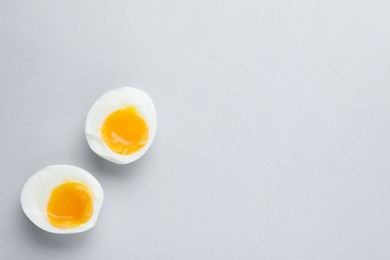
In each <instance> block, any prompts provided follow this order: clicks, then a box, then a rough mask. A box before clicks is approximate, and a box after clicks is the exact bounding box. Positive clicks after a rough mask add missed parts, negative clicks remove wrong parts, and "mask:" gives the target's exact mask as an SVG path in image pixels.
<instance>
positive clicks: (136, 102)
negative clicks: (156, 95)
mask: <svg viewBox="0 0 390 260" xmlns="http://www.w3.org/2000/svg"><path fill="white" fill-rule="evenodd" d="M127 106H135V107H136V108H137V111H138V112H139V114H140V115H141V116H142V118H143V119H144V120H145V121H146V123H147V125H148V129H149V138H148V141H147V142H146V144H145V146H144V147H143V148H142V149H141V150H139V151H137V152H135V153H133V154H130V155H121V154H117V153H115V152H113V151H112V150H111V149H110V148H109V147H108V146H107V145H106V143H105V142H104V141H103V139H102V138H101V127H102V125H103V123H104V121H105V120H106V118H107V117H108V116H109V115H110V114H111V113H113V112H114V111H116V110H118V109H122V108H125V107H127ZM156 130H157V113H156V108H155V106H154V104H153V101H152V99H151V98H150V96H149V95H148V94H147V93H146V92H144V91H143V90H141V89H137V88H132V87H123V88H118V89H113V90H110V91H108V92H106V93H105V94H104V95H103V96H101V97H100V98H99V99H98V100H97V101H96V102H95V103H94V104H93V105H92V107H91V109H90V110H89V112H88V115H87V119H86V122H85V136H86V138H87V142H88V145H89V147H90V148H91V149H92V151H94V152H95V153H96V154H97V155H99V156H100V157H102V158H104V159H106V160H108V161H111V162H114V163H117V164H128V163H131V162H134V161H135V160H138V159H139V158H140V157H141V156H143V155H144V154H145V153H146V151H147V150H148V149H149V148H150V146H151V145H152V142H153V140H154V138H155V136H156Z"/></svg>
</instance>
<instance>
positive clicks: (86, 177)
mask: <svg viewBox="0 0 390 260" xmlns="http://www.w3.org/2000/svg"><path fill="white" fill-rule="evenodd" d="M58 172H61V173H63V176H59V175H58ZM69 181H75V182H80V183H82V184H84V185H86V186H87V187H89V188H90V190H91V192H92V198H93V213H92V216H91V218H90V219H89V220H88V221H87V222H86V223H84V224H81V225H79V226H77V227H73V228H69V229H61V228H57V227H54V226H53V225H51V224H50V222H49V220H48V218H47V204H48V201H49V198H50V195H51V192H52V190H53V189H55V188H56V187H58V186H59V185H61V184H63V183H66V182H69ZM103 201H104V192H103V188H102V187H101V185H100V183H99V182H98V181H97V179H96V178H95V177H94V176H93V175H92V174H90V173H89V172H87V171H86V170H84V169H81V168H79V167H76V166H73V165H52V166H48V167H45V168H43V169H41V170H40V171H38V172H37V173H36V174H34V175H33V176H31V177H30V178H29V179H28V180H27V181H26V183H25V184H24V186H23V189H22V192H21V196H20V202H21V205H22V209H23V211H24V213H25V214H26V216H27V217H28V219H30V220H31V222H33V223H34V224H35V225H36V226H38V227H39V228H41V229H43V230H45V231H47V232H50V233H55V234H74V233H80V232H84V231H87V230H89V229H91V228H92V227H94V226H95V224H96V221H97V219H98V217H99V213H100V210H101V207H102V205H103Z"/></svg>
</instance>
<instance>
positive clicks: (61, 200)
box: [47, 182, 93, 229]
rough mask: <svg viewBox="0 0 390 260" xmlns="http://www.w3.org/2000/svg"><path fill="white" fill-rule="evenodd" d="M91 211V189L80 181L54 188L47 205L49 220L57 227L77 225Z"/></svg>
mask: <svg viewBox="0 0 390 260" xmlns="http://www.w3.org/2000/svg"><path fill="white" fill-rule="evenodd" d="M92 213H93V201H92V192H91V190H90V189H89V188H88V187H87V186H85V185H84V184H82V183H78V182H67V183H64V184H61V185H60V186H58V187H57V188H55V189H54V190H53V191H52V193H51V195H50V199H49V204H48V206H47V216H48V218H49V222H50V223H51V224H52V225H53V226H55V227H58V228H63V229H66V228H72V227H77V226H79V225H81V224H83V223H85V222H87V221H88V220H89V219H90V218H91V216H92Z"/></svg>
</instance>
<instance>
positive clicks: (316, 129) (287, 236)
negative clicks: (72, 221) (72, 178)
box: [0, 0, 390, 260]
mask: <svg viewBox="0 0 390 260" xmlns="http://www.w3.org/2000/svg"><path fill="white" fill-rule="evenodd" d="M389 13H390V2H389V1H388V0H330V1H319V0H297V1H290V0H289V1H287V0H275V1H262V0H260V1H259V0H243V1H230V0H227V1H225V0H224V1H222V0H221V1H218V0H216V1H210V0H207V1H205V0H197V1H195V0H188V1H186V0H183V1H171V0H168V1H151V0H138V1H123V0H118V1H100V0H96V1H87V0H86V1H74V0H69V1H58V0H52V1H42V0H38V1H27V0H21V1H7V0H0V90H1V93H0V141H1V146H0V154H1V156H2V157H1V163H0V183H1V189H0V193H1V196H0V205H1V208H0V210H1V214H0V218H1V221H2V224H3V225H1V227H0V259H11V258H12V259H26V258H27V257H28V259H56V260H62V259H99V260H100V259H137V260H140V259H145V260H149V259H158V260H161V259H166V260H172V259H179V260H180V259H185V260H199V259H211V260H215V259H218V260H219V259H222V260H230V259H232V260H236V259H267V260H270V259H271V260H274V259H275V260H279V259H286V260H302V259H304V260H313V259H315V260H329V259H332V260H335V259H337V260H345V259H353V260H362V259H368V260H372V259H375V260H388V259H390V247H389V241H390V221H389V219H390V207H389V205H390V189H389V187H390V174H389V172H390V160H389V158H390V138H389V133H390V120H389V118H390V104H389V103H390V102H389V100H390V87H389V86H390V77H389V70H390V30H389V24H390V16H389ZM121 86H137V87H139V88H142V89H144V90H145V91H146V92H147V93H149V94H150V95H151V96H152V97H153V101H154V102H155V105H156V107H157V108H158V116H159V129H158V134H157V136H156V139H155V141H154V143H153V145H152V147H151V148H150V150H149V151H148V153H147V154H145V156H143V157H142V158H141V159H139V160H138V161H136V162H134V163H132V164H130V165H126V166H122V165H114V164H112V163H110V162H107V161H105V160H103V159H101V158H100V157H98V156H96V155H95V154H94V153H93V152H91V151H90V149H89V147H88V145H87V143H86V141H85V136H84V131H83V129H84V122H85V117H86V115H87V112H88V110H89V108H90V106H91V104H93V102H94V101H95V100H96V98H97V97H99V96H101V95H102V94H103V93H105V92H106V91H108V90H110V89H113V88H116V87H121ZM63 163H65V164H73V165H78V166H80V167H82V168H84V169H86V170H87V171H90V172H93V173H94V175H95V176H96V177H97V178H98V180H99V182H100V183H101V184H102V186H103V187H104V191H105V202H104V210H102V212H101V214H100V217H99V225H96V226H95V228H93V229H92V230H90V231H88V232H84V233H82V234H78V235H75V236H71V237H68V236H66V237H63V236H62V237H61V236H56V235H50V234H47V233H46V232H43V231H41V230H39V229H38V228H36V227H35V226H34V225H32V224H31V223H30V221H29V220H28V219H27V218H26V217H25V216H24V214H23V212H22V210H21V208H20V203H19V194H20V190H21V188H22V186H23V183H24V182H25V180H26V179H27V178H28V177H29V176H31V174H33V173H35V172H36V171H37V170H39V169H41V168H43V167H44V166H46V165H49V164H63Z"/></svg>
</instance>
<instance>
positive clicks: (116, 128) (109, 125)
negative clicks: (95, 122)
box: [101, 107, 149, 155]
mask: <svg viewBox="0 0 390 260" xmlns="http://www.w3.org/2000/svg"><path fill="white" fill-rule="evenodd" d="M101 135H102V138H103V140H104V142H105V143H106V144H107V146H108V147H109V148H110V149H111V150H112V151H114V152H115V153H118V154H121V155H129V154H132V153H134V152H137V151H139V150H140V149H141V148H142V147H144V146H145V144H146V142H147V140H148V136H149V130H148V125H147V124H146V122H145V120H144V119H143V118H142V117H141V116H140V115H139V114H138V112H137V109H136V108H135V107H126V108H124V109H119V110H117V111H115V112H113V113H112V114H110V115H109V116H108V117H107V118H106V120H105V122H104V124H103V126H102V129H101Z"/></svg>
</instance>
